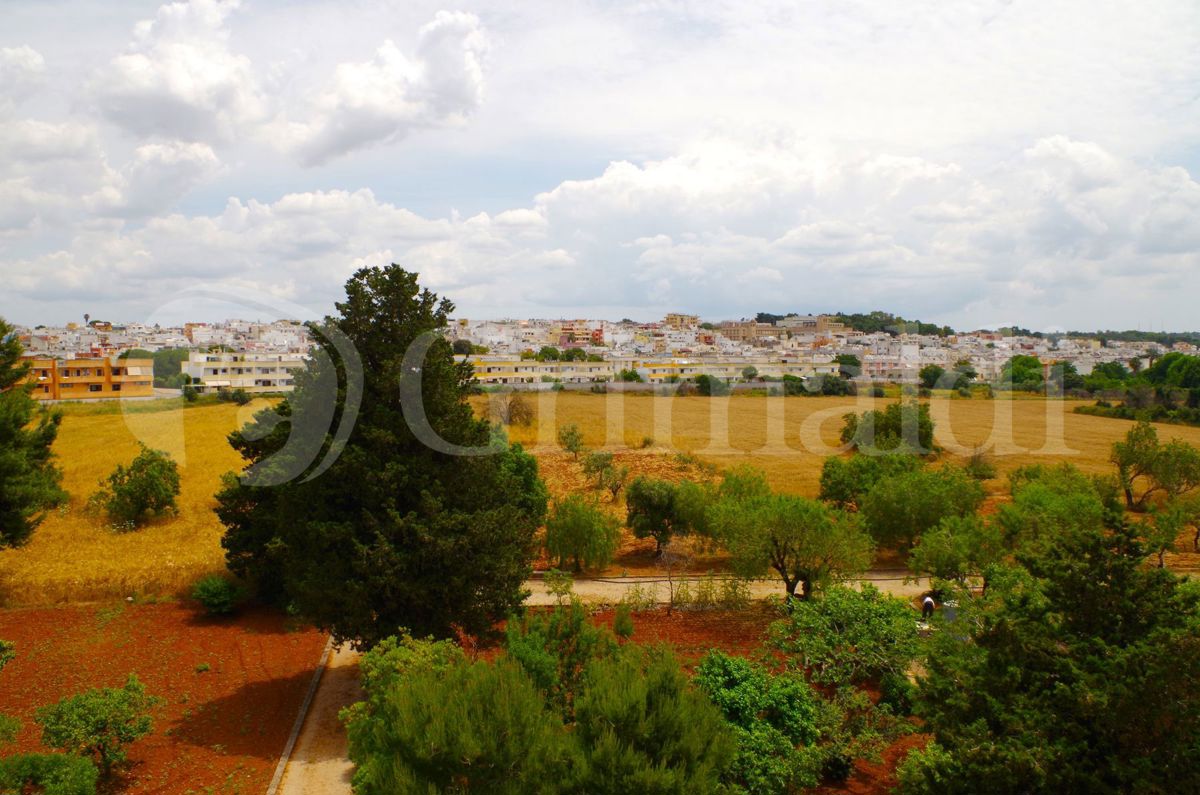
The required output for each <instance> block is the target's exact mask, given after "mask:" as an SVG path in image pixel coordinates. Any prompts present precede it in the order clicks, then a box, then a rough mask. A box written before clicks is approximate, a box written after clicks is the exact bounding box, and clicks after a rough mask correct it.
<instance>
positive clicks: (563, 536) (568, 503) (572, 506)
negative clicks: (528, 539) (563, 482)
mask: <svg viewBox="0 0 1200 795" xmlns="http://www.w3.org/2000/svg"><path fill="white" fill-rule="evenodd" d="M620 541H621V523H620V522H619V521H618V520H617V519H616V517H613V516H609V515H608V514H607V513H605V512H604V511H603V510H601V508H600V506H598V505H596V503H594V502H592V501H590V500H588V499H587V498H585V497H584V496H583V495H581V494H571V495H569V496H567V497H566V498H564V499H562V500H559V501H558V502H556V503H555V504H554V508H553V509H552V510H551V511H550V516H549V517H547V519H546V552H548V553H549V554H550V556H551V557H556V558H558V565H559V566H560V567H563V568H565V567H566V565H567V561H568V560H570V561H572V563H573V565H574V567H575V571H582V570H583V569H584V567H587V568H589V569H597V568H603V567H604V566H607V565H608V564H609V562H610V561H612V558H613V555H614V554H615V553H616V551H617V546H618V545H619V544H620Z"/></svg>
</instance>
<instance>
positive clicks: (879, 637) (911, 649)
mask: <svg viewBox="0 0 1200 795" xmlns="http://www.w3.org/2000/svg"><path fill="white" fill-rule="evenodd" d="M770 642H771V645H773V646H774V647H775V648H777V649H779V650H780V651H783V652H785V653H788V654H794V655H797V656H798V657H799V662H800V663H801V664H803V665H804V666H805V667H807V668H809V669H810V670H811V671H812V678H813V681H815V682H819V683H821V684H826V685H844V684H857V683H861V682H865V681H868V680H872V679H878V678H879V677H882V676H884V675H885V674H899V675H903V674H904V673H905V672H906V671H907V670H908V667H909V665H910V664H911V663H912V661H913V660H914V659H915V658H916V656H917V653H918V652H919V650H920V647H919V638H918V637H917V624H916V614H915V612H914V611H913V609H912V608H911V607H910V606H909V605H908V604H907V603H906V602H905V601H904V600H902V599H899V598H897V597H894V596H889V595H887V594H885V593H883V592H882V591H880V590H879V589H877V588H875V587H874V586H872V585H865V584H864V585H863V586H862V590H861V591H860V590H855V589H853V588H849V587H846V586H836V587H833V588H829V589H827V590H826V591H825V594H824V596H822V597H820V598H817V599H812V600H809V601H803V602H796V603H794V604H793V605H792V606H791V614H790V615H789V616H788V617H787V618H785V619H783V620H781V621H777V622H775V623H774V624H772V625H771V630H770ZM868 650H869V651H870V653H867V651H868Z"/></svg>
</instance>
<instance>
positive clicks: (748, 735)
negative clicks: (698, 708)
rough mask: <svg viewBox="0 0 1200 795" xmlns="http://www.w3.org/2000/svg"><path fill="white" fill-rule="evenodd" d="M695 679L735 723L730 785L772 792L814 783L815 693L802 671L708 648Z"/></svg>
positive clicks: (757, 794)
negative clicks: (778, 669) (775, 669)
mask: <svg viewBox="0 0 1200 795" xmlns="http://www.w3.org/2000/svg"><path fill="white" fill-rule="evenodd" d="M695 682H696V684H697V685H698V686H699V687H700V689H701V690H703V691H704V692H705V693H706V694H707V695H708V697H709V698H710V699H711V700H712V702H713V703H714V704H715V705H716V706H717V708H718V709H720V710H721V712H722V714H723V715H724V716H725V720H726V721H727V722H728V723H729V724H730V725H731V726H732V727H733V729H734V735H735V737H736V738H737V742H738V753H737V756H736V757H735V758H734V761H733V764H732V765H731V766H730V768H729V772H728V773H727V776H726V783H728V784H729V785H731V789H732V791H734V792H746V793H752V794H753V795H773V794H774V793H779V792H793V791H795V790H797V789H800V788H802V787H813V786H816V784H817V783H818V774H819V770H820V766H821V760H820V756H819V754H818V753H817V752H816V750H815V749H814V748H812V746H813V745H814V743H815V742H816V740H817V734H818V732H817V709H818V708H817V701H818V699H817V696H816V694H815V693H814V692H813V690H812V688H811V687H809V685H808V684H807V683H806V682H805V681H804V679H803V677H802V676H800V675H799V674H788V673H785V674H772V673H770V672H768V671H767V670H766V669H765V668H763V667H762V666H761V665H755V664H754V663H751V662H749V661H748V660H744V659H742V658H740V657H730V656H728V655H726V654H724V653H722V652H709V653H708V654H707V655H706V656H705V657H704V659H703V660H701V661H700V665H699V666H697V667H696V677H695Z"/></svg>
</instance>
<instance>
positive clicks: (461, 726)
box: [342, 609, 734, 795]
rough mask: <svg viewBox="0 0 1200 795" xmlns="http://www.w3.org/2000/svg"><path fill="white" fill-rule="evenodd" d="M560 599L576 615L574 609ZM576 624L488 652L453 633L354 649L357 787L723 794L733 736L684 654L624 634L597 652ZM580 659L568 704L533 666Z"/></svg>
mask: <svg viewBox="0 0 1200 795" xmlns="http://www.w3.org/2000/svg"><path fill="white" fill-rule="evenodd" d="M557 612H560V613H562V614H564V616H565V617H566V619H567V621H568V623H569V624H571V625H572V626H573V622H574V619H575V612H574V611H573V610H571V611H567V610H562V609H560V610H559V611H557ZM562 626H566V625H562ZM592 630H593V631H597V630H594V628H592ZM573 637H574V638H578V637H582V634H580V635H572V633H571V632H568V633H567V634H564V635H562V636H560V637H559V638H558V639H551V638H549V637H548V636H547V637H543V638H541V639H540V640H539V639H536V638H534V633H525V634H523V635H521V636H520V638H519V640H520V645H521V648H522V652H536V653H534V654H531V655H524V658H523V659H516V658H515V655H513V656H509V657H504V658H501V659H500V660H498V661H496V662H492V663H489V662H480V661H477V662H471V661H468V660H467V659H466V657H465V656H464V655H463V653H462V651H461V650H460V649H458V648H457V647H456V646H455V645H454V644H452V643H449V642H433V641H414V640H412V639H411V638H407V637H406V638H401V639H394V638H391V639H385V640H384V641H382V642H381V643H379V644H378V645H377V646H376V647H375V648H374V649H372V650H371V651H370V652H368V653H367V654H365V655H364V656H363V660H362V666H363V684H364V690H365V692H366V700H365V701H363V702H360V703H358V704H355V705H354V706H352V707H350V708H349V709H347V710H345V711H343V713H342V717H343V719H344V720H345V721H346V724H347V729H348V734H349V738H350V757H351V759H352V760H353V761H354V762H355V764H356V766H357V769H356V771H355V774H354V791H355V793H356V795H392V793H397V792H414V793H415V792H422V793H433V792H441V793H466V792H479V793H498V794H499V795H524V793H537V795H559V794H560V793H561V795H578V794H579V793H639V795H640V793H648V794H649V795H682V794H683V793H699V794H700V795H706V794H709V793H711V795H717V793H718V792H720V778H721V776H722V774H723V773H724V770H725V768H726V766H727V765H728V763H729V761H730V759H731V757H732V753H733V750H734V749H733V744H732V740H731V738H730V736H729V730H728V729H727V728H726V726H725V724H724V722H723V721H722V719H721V716H720V713H719V712H718V711H717V710H716V708H715V707H713V705H712V704H711V703H710V702H709V701H708V699H707V698H705V696H704V695H703V693H701V692H699V691H698V690H696V689H693V688H692V687H691V686H690V683H689V681H688V679H687V677H686V676H685V675H684V673H683V671H682V669H681V668H680V666H679V663H678V662H676V661H675V660H674V658H672V657H670V656H669V654H667V653H665V652H658V651H655V652H647V651H645V650H643V649H641V648H640V647H638V646H635V645H632V644H629V645H625V646H622V647H620V649H619V650H616V651H611V652H610V651H608V650H605V651H603V652H602V653H600V656H596V655H595V654H593V653H591V652H588V651H586V650H585V649H583V648H582V647H577V646H576V645H574V641H573V639H572V638H573ZM608 637H609V638H610V639H611V636H608ZM559 640H561V641H564V642H562V643H560V642H559ZM539 643H540V646H539ZM601 645H602V646H605V647H606V649H607V648H610V647H609V646H608V644H607V643H606V644H601ZM584 646H586V643H585V644H584ZM611 649H616V645H615V642H612V645H611ZM580 661H582V662H584V663H585V667H584V672H583V675H582V676H581V677H580V678H579V679H578V680H577V684H576V685H575V686H576V687H577V688H578V692H577V695H576V699H575V705H576V709H575V710H574V713H573V715H570V714H564V713H563V712H560V711H559V710H558V709H556V708H555V707H554V706H553V705H551V704H550V703H549V702H548V699H547V698H546V692H545V690H544V689H543V688H542V687H540V686H539V684H538V679H539V677H541V676H543V675H544V674H546V673H548V672H551V671H553V672H559V671H562V670H563V669H565V668H567V667H577V663H578V662H580ZM531 663H532V664H531ZM531 671H532V673H531ZM555 675H557V674H555Z"/></svg>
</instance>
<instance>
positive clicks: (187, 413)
mask: <svg viewBox="0 0 1200 795" xmlns="http://www.w3.org/2000/svg"><path fill="white" fill-rule="evenodd" d="M527 399H528V400H529V401H530V402H531V403H532V404H533V405H534V408H535V420H534V422H533V423H532V424H531V425H528V426H514V427H512V428H510V429H509V435H510V437H511V438H512V439H513V440H514V441H518V442H521V443H523V444H524V445H526V447H527V448H529V449H531V450H532V451H533V452H534V453H536V454H537V455H538V458H539V461H540V463H541V467H542V473H543V475H544V477H545V478H546V481H547V484H548V486H549V488H550V491H551V494H552V495H555V496H561V495H562V494H565V493H569V492H572V491H577V490H580V489H584V488H587V482H586V479H585V478H584V476H583V475H582V472H581V471H580V467H579V464H578V462H576V461H575V460H573V459H572V457H571V456H569V455H567V454H564V453H563V452H561V450H560V449H559V447H558V444H557V431H558V429H559V428H560V427H562V426H564V425H568V424H575V425H577V426H578V427H579V428H580V430H581V431H582V432H583V436H584V441H585V443H586V444H587V445H588V446H589V447H593V448H609V449H613V450H617V451H619V455H618V458H619V463H621V464H623V465H626V466H629V467H630V470H631V473H632V474H634V475H637V474H653V475H657V476H660V477H668V478H680V477H704V476H705V473H704V472H703V469H702V468H701V467H699V466H698V465H697V461H700V462H708V463H712V464H715V465H717V466H718V467H728V466H733V465H737V464H746V463H748V464H751V465H754V466H757V467H760V468H762V469H763V470H764V471H765V472H766V474H767V477H768V479H769V480H770V481H771V483H772V484H773V485H774V486H775V487H776V488H778V489H781V490H786V491H790V492H795V493H800V494H805V495H810V496H812V495H815V494H816V493H817V491H818V481H819V476H820V469H821V463H822V461H823V460H824V458H825V456H827V455H831V454H836V453H837V451H838V446H837V437H838V432H839V430H840V428H841V417H842V415H843V414H845V413H847V412H850V411H863V410H866V409H868V408H871V407H872V406H873V405H874V401H873V400H872V399H869V398H863V399H856V398H809V397H796V398H767V397H755V396H736V397H730V398H704V397H682V398H666V397H653V396H647V395H619V394H610V395H593V394H574V393H569V392H558V393H556V392H546V393H540V394H537V395H531V396H529V397H528V398H527ZM494 401H495V398H494V397H493V396H486V395H485V396H478V397H476V398H473V399H472V402H473V405H474V407H475V409H476V410H477V411H478V412H479V413H481V414H485V415H486V414H488V413H489V411H490V410H491V409H492V408H493V406H492V405H491V404H492V403H493V402H494ZM879 402H880V403H883V402H885V401H882V400H880V401H879ZM261 405H262V403H252V404H250V405H249V406H243V407H238V406H236V405H233V404H230V403H218V404H209V405H197V406H191V407H187V408H184V407H182V406H181V405H180V404H179V403H178V402H165V401H160V402H157V403H155V404H149V403H147V404H136V405H131V406H129V407H128V409H127V410H124V411H122V410H120V409H119V408H118V407H116V406H115V405H114V404H107V405H93V406H69V407H66V408H65V409H64V413H65V417H64V420H63V424H62V428H61V430H60V433H59V437H58V441H57V442H56V444H55V448H54V449H55V453H56V454H57V456H58V461H59V464H60V465H61V467H62V469H63V473H64V484H63V485H64V486H65V488H66V489H67V490H68V491H69V492H70V494H71V500H70V503H69V504H68V505H67V506H65V507H64V508H62V509H60V510H58V511H55V512H52V513H51V514H50V515H49V516H48V517H47V518H46V520H45V522H43V524H42V525H41V526H40V527H39V528H38V529H37V531H36V532H35V533H34V535H33V538H32V540H31V541H30V542H29V544H28V545H27V546H25V547H23V548H21V549H16V550H7V551H4V552H0V598H2V599H3V601H4V602H5V603H6V604H9V605H34V604H50V603H58V602H78V601H89V600H96V599H108V598H113V597H125V596H174V595H178V594H180V593H181V592H183V591H184V590H186V589H187V588H188V587H189V586H190V584H191V583H192V582H193V581H194V580H195V579H196V578H198V577H199V576H201V575H203V574H206V573H209V572H213V571H219V570H221V569H222V567H223V555H222V550H221V547H220V535H221V526H220V524H219V523H218V522H217V519H216V516H215V515H214V514H213V511H212V509H213V506H214V504H215V502H214V499H213V495H214V493H215V492H216V490H217V487H218V484H219V481H220V477H221V475H222V474H223V473H225V472H228V471H231V470H235V469H237V468H238V467H239V465H240V459H239V458H238V457H237V455H236V454H235V453H234V452H233V450H232V449H231V448H230V447H229V445H228V443H227V442H226V439H225V437H226V435H227V434H228V433H229V432H230V431H232V430H234V429H235V428H237V427H238V426H239V425H240V424H241V423H243V422H245V421H246V420H247V419H248V418H249V417H250V416H251V414H252V413H253V412H254V411H255V410H257V409H258V408H259V407H261ZM930 405H931V410H932V412H933V417H934V419H935V421H936V423H937V432H936V437H937V441H938V443H939V444H940V445H941V446H942V447H943V448H945V450H946V457H947V458H948V459H949V460H954V459H955V458H956V457H960V456H966V455H969V454H970V453H971V452H972V451H973V450H974V449H975V447H976V446H979V445H982V446H983V447H984V448H985V449H987V450H989V451H990V452H991V453H992V454H993V455H994V460H995V462H996V464H997V468H998V469H999V472H1000V477H998V478H997V479H996V480H994V481H991V482H990V483H989V484H988V487H989V490H990V491H991V492H992V493H993V494H1000V493H1002V492H1004V491H1005V489H1006V484H1005V483H1004V479H1003V476H1004V474H1005V473H1007V472H1008V471H1011V470H1012V469H1013V468H1015V467H1017V466H1021V465H1024V464H1029V463H1037V462H1050V463H1053V462H1058V461H1070V462H1072V463H1074V464H1076V465H1077V466H1079V467H1080V468H1082V469H1084V470H1086V471H1090V472H1103V471H1107V470H1108V469H1109V464H1108V462H1107V458H1108V453H1109V448H1110V446H1111V444H1112V442H1113V441H1115V440H1117V439H1119V438H1120V437H1121V436H1123V435H1124V433H1125V432H1126V431H1127V430H1128V428H1129V427H1130V423H1128V422H1125V421H1121V420H1112V419H1107V418H1102V417H1089V416H1084V415H1078V414H1073V413H1071V408H1072V407H1073V406H1074V405H1076V404H1072V403H1064V402H1061V401H1044V400H950V399H937V398H935V399H934V400H932V401H930ZM1157 427H1158V431H1159V435H1160V436H1161V437H1163V438H1181V439H1184V440H1185V441H1188V442H1190V443H1192V444H1196V445H1200V428H1186V427H1179V426H1172V425H1160V426H1157ZM139 440H140V441H142V442H144V443H146V444H147V445H149V446H151V447H155V448H158V449H162V450H166V451H168V452H169V453H171V454H172V455H173V456H174V457H175V459H176V461H178V462H179V464H180V471H181V474H182V493H181V495H180V498H179V514H178V516H174V517H169V518H165V519H162V520H159V521H156V522H154V523H152V524H150V525H149V526H147V527H145V528H143V529H141V530H138V531H136V532H131V533H114V532H113V531H112V530H110V529H109V528H108V527H107V526H106V523H105V522H104V521H103V519H102V518H100V517H96V516H93V515H90V514H89V513H88V512H87V511H86V510H85V506H86V503H87V499H88V497H89V496H90V495H91V494H92V492H94V491H95V489H96V485H97V481H99V480H100V478H101V477H103V476H105V475H107V474H108V473H109V472H110V471H112V469H113V467H115V466H116V465H117V464H118V463H122V462H128V461H129V460H131V459H132V458H133V456H134V455H135V454H136V452H137V443H138V441H139ZM650 440H652V443H650V444H647V442H649V441H650ZM643 446H645V447H644V449H643ZM677 453H687V454H690V455H692V456H694V457H695V458H688V457H686V456H685V457H682V458H681V457H679V456H678V455H677ZM610 508H611V510H612V511H613V513H615V514H618V515H620V514H621V513H622V509H621V504H620V500H617V501H615V502H613V503H612V504H611V506H610ZM643 546H645V545H644V544H639V543H637V542H634V541H632V540H629V543H628V544H627V545H626V547H625V549H624V550H623V552H627V553H628V555H625V554H623V555H622V556H620V557H619V559H618V562H617V563H618V568H620V567H622V566H624V565H626V563H625V562H623V561H622V560H621V558H625V559H626V561H627V562H628V564H629V566H630V567H631V568H632V567H633V566H634V565H635V564H636V561H637V560H639V559H640V553H641V552H644V551H645V550H643V549H642V547H643Z"/></svg>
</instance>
